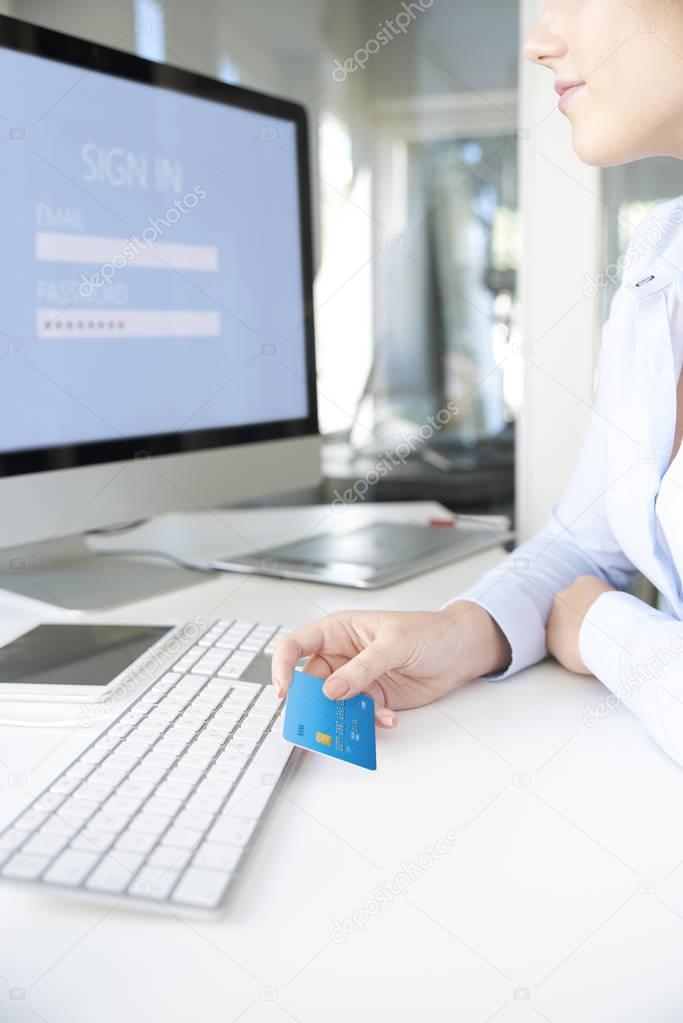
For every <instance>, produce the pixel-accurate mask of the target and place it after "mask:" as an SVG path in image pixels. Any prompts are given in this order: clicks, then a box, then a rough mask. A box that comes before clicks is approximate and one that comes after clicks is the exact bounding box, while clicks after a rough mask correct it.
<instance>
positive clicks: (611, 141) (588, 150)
mask: <svg viewBox="0 0 683 1023" xmlns="http://www.w3.org/2000/svg"><path fill="white" fill-rule="evenodd" d="M572 146H573V148H574V152H575V153H576V155H577V156H578V158H579V160H581V162H582V163H585V164H588V166H589V167H614V166H616V165H618V164H623V163H630V162H631V160H637V159H638V156H639V154H638V153H637V152H634V151H632V150H631V148H630V147H629V146H628V145H624V144H623V142H621V141H620V140H619V139H615V138H610V137H609V136H608V135H606V134H605V133H604V132H597V131H596V132H593V131H587V130H586V129H585V128H581V127H580V126H578V125H576V126H574V127H573V130H572Z"/></svg>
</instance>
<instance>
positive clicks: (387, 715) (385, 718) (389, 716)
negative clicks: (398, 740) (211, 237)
mask: <svg viewBox="0 0 683 1023" xmlns="http://www.w3.org/2000/svg"><path fill="white" fill-rule="evenodd" d="M377 717H378V718H379V719H380V721H381V722H382V724H383V725H384V727H385V728H395V727H396V723H397V721H398V718H397V717H396V715H395V714H394V712H393V710H389V708H388V707H382V709H381V710H378V711H377Z"/></svg>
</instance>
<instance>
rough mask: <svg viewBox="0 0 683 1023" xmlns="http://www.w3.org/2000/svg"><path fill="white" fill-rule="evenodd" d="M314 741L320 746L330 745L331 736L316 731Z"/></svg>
mask: <svg viewBox="0 0 683 1023" xmlns="http://www.w3.org/2000/svg"><path fill="white" fill-rule="evenodd" d="M315 741H316V742H317V743H320V745H321V746H331V745H332V736H331V735H328V734H327V732H316V733H315Z"/></svg>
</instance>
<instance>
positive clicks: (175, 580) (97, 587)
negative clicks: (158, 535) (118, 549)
mask: <svg viewBox="0 0 683 1023" xmlns="http://www.w3.org/2000/svg"><path fill="white" fill-rule="evenodd" d="M202 582H206V575H205V574H204V573H202V572H196V571H191V570H189V569H186V568H182V567H180V566H178V565H174V564H168V563H166V564H164V563H163V562H161V561H159V560H156V559H154V558H151V557H141V556H137V557H124V556H117V557H105V556H102V555H100V554H97V553H94V552H93V550H92V549H91V547H89V546H88V540H87V537H84V536H78V537H67V538H60V539H57V540H48V541H46V542H44V543H40V544H29V545H27V546H24V547H16V548H13V549H11V550H10V549H7V548H6V549H5V550H4V551H2V553H0V589H4V590H8V591H9V592H11V593H16V594H19V595H20V596H22V597H30V598H31V599H32V600H39V601H41V602H42V603H44V604H51V605H56V606H57V607H61V608H65V609H69V610H74V611H103V610H105V609H106V608H111V607H117V606H119V605H121V604H130V603H134V602H135V601H138V600H146V599H148V598H149V597H154V596H158V595H159V594H162V593H168V592H169V591H172V590H179V589H183V588H185V587H187V586H195V585H197V584H198V583H202Z"/></svg>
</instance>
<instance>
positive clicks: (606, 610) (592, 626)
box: [579, 590, 661, 691]
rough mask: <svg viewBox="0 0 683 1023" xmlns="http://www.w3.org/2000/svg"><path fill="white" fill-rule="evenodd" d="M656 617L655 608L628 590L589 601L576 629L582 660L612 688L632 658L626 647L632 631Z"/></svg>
mask: <svg viewBox="0 0 683 1023" xmlns="http://www.w3.org/2000/svg"><path fill="white" fill-rule="evenodd" d="M659 617H661V615H660V613H659V612H658V611H656V610H655V609H654V608H651V607H649V605H647V604H643V602H642V600H638V598H637V597H634V596H632V595H631V594H630V593H620V592H617V591H616V590H610V591H609V592H607V593H602V594H601V595H600V596H599V597H598V599H597V600H596V601H594V602H593V603H592V604H591V606H590V608H589V609H588V613H587V615H586V617H585V618H584V620H583V624H582V625H581V628H580V629H579V653H580V654H581V660H582V661H583V663H584V664H585V665H586V667H587V668H588V670H589V671H590V672H591V673H592V674H593V675H595V677H596V678H598V679H600V681H601V682H603V683H604V684H605V685H606V686H607V688H608V689H611V690H612V691H614V690H615V689H616V687H617V686H618V685H619V683H620V682H621V681H622V678H623V677H624V675H625V672H626V671H627V670H628V667H629V665H630V664H631V663H632V662H633V659H634V656H633V652H632V651H631V650H630V649H629V637H630V636H631V635H632V633H633V630H634V629H635V628H637V626H639V625H641V624H642V623H643V622H644V621H645V620H647V619H648V618H659Z"/></svg>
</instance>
